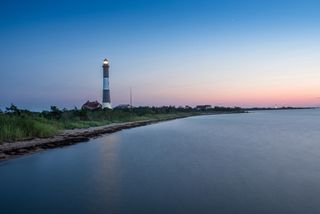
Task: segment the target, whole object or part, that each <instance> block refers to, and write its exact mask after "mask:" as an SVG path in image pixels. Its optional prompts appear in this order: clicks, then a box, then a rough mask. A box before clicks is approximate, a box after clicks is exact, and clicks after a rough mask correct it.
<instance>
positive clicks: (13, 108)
mask: <svg viewBox="0 0 320 214" xmlns="http://www.w3.org/2000/svg"><path fill="white" fill-rule="evenodd" d="M6 112H7V113H13V114H17V115H20V114H21V110H20V109H18V107H17V106H15V105H14V104H12V103H11V106H10V107H6Z"/></svg>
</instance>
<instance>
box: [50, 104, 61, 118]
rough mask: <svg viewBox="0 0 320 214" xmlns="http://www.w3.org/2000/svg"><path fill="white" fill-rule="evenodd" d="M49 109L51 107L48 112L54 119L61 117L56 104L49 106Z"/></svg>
mask: <svg viewBox="0 0 320 214" xmlns="http://www.w3.org/2000/svg"><path fill="white" fill-rule="evenodd" d="M50 109H51V112H50V114H51V116H52V117H53V118H54V119H60V118H61V115H62V112H61V111H60V109H59V108H58V107H57V106H51V107H50Z"/></svg>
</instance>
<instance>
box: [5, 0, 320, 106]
mask: <svg viewBox="0 0 320 214" xmlns="http://www.w3.org/2000/svg"><path fill="white" fill-rule="evenodd" d="M0 4H1V7H0V27H1V34H0V46H1V52H0V64H1V68H0V71H1V79H0V108H4V107H5V106H8V105H9V104H10V103H12V102H13V103H15V104H17V105H18V106H21V107H26V108H31V109H38V110H39V109H43V108H48V107H49V106H50V105H58V106H60V107H67V108H71V107H73V106H75V105H76V106H79V105H81V104H82V103H84V102H85V101H86V100H88V99H90V100H99V101H100V100H101V94H102V70H101V64H102V60H103V58H104V57H107V58H108V59H109V60H110V66H111V67H110V87H111V99H112V102H113V103H114V105H117V104H120V103H128V100H129V89H130V87H132V88H133V95H134V104H135V105H196V104H198V103H199V104H201V103H208V104H212V105H228V106H234V105H237V106H274V105H300V106H301V105H318V104H319V103H320V100H319V97H320V91H319V90H320V84H319V81H320V72H319V68H320V63H319V62H318V61H319V60H318V59H319V57H320V53H319V48H320V28H319V23H320V22H319V21H320V13H319V11H320V2H319V1H310V0H309V1H308V0H305V1H302V0H299V1H298V0H290V1H289V0H278V1H275V0H268V1H263V0H255V1H253V0H250V1H248V0H244V1H237V0H226V1H191V0H187V1H177V0H173V1H167V0H163V1H155V0H153V1H151V0H144V1H129V0H128V1H121V0H118V1H28V2H26V1H1V3H0Z"/></svg>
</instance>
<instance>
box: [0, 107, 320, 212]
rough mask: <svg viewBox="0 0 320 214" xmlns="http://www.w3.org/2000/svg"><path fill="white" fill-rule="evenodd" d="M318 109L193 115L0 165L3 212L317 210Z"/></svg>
mask: <svg viewBox="0 0 320 214" xmlns="http://www.w3.org/2000/svg"><path fill="white" fill-rule="evenodd" d="M319 196H320V111H319V110H292V111H260V112H254V113H249V114H233V115H216V116H199V117H191V118H185V119H180V120H174V121H168V122H163V123H158V124H154V125H150V126H145V127H139V128H134V129H129V130H123V131H121V132H118V133H114V134H110V135H106V136H103V137H100V138H97V139H93V140H91V141H90V142H88V143H80V144H77V145H73V146H68V147H64V148H57V149H53V150H47V151H43V152H40V153H37V154H33V155H28V156H23V157H20V158H17V159H13V160H9V161H5V162H1V163H0V212H1V213H3V214H6V213H59V214H60V213H112V214H113V213H219V214H224V213H246V214H247V213H259V214H260V213H281V214H283V213H290V214H292V213H299V214H300V213H308V214H312V213H320V197H319Z"/></svg>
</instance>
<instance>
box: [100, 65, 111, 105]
mask: <svg viewBox="0 0 320 214" xmlns="http://www.w3.org/2000/svg"><path fill="white" fill-rule="evenodd" d="M102 68H103V95H102V108H110V109H111V108H112V106H111V100H110V88H109V61H108V60H107V59H104V60H103V65H102Z"/></svg>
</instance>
